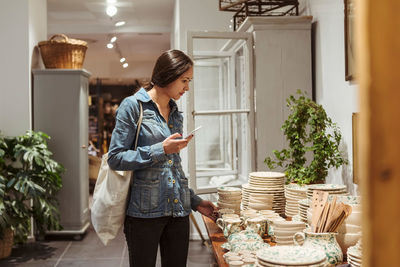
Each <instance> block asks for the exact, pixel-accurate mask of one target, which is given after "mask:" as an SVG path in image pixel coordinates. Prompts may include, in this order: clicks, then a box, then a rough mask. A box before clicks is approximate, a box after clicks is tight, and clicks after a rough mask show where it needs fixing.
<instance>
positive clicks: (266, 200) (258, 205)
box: [248, 194, 274, 210]
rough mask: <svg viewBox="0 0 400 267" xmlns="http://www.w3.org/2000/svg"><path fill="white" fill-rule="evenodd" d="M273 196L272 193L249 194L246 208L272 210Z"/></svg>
mask: <svg viewBox="0 0 400 267" xmlns="http://www.w3.org/2000/svg"><path fill="white" fill-rule="evenodd" d="M273 198H274V196H273V195H265V194H260V195H258V194H251V195H250V198H249V204H248V208H249V209H254V210H272V207H273V206H272V200H273Z"/></svg>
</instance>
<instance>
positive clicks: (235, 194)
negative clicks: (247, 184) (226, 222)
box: [217, 186, 242, 214]
mask: <svg viewBox="0 0 400 267" xmlns="http://www.w3.org/2000/svg"><path fill="white" fill-rule="evenodd" d="M241 201H242V190H241V189H240V188H237V187H228V186H221V187H218V203H217V204H218V208H220V209H232V210H234V212H235V213H236V214H239V212H240V203H241Z"/></svg>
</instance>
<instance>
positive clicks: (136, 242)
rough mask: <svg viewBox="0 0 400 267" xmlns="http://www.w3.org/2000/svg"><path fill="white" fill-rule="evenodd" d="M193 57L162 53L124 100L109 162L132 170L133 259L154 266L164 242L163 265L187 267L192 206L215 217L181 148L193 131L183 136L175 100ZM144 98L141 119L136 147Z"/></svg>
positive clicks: (128, 222) (128, 223)
mask: <svg viewBox="0 0 400 267" xmlns="http://www.w3.org/2000/svg"><path fill="white" fill-rule="evenodd" d="M192 78H193V62H192V60H191V59H190V58H189V57H188V56H187V55H185V54H184V53H183V52H181V51H179V50H169V51H166V52H164V53H163V54H162V55H161V56H160V57H159V58H158V59H157V62H156V64H155V66H154V69H153V74H152V77H151V83H150V85H149V86H147V87H146V88H141V89H140V90H139V91H138V92H137V93H136V94H135V95H133V96H130V97H127V98H126V99H124V100H123V101H122V103H121V105H120V107H119V109H118V111H117V116H116V125H115V128H114V131H113V134H112V137H111V142H110V148H109V152H108V157H109V159H108V164H109V166H110V167H111V168H112V169H114V170H134V177H133V182H132V185H131V193H130V196H129V198H128V199H129V200H128V207H127V211H126V219H125V225H124V232H125V237H126V240H127V244H128V250H129V264H130V266H135V267H152V266H155V263H156V257H157V249H158V245H160V251H161V263H162V266H163V267H168V266H171V267H180V266H181V267H184V266H186V259H187V253H188V246H189V214H190V213H191V209H193V210H195V211H196V210H197V211H199V212H200V213H202V214H204V215H206V216H208V217H210V218H214V217H213V216H214V210H215V206H214V205H213V204H212V203H211V202H210V201H206V200H202V199H201V198H200V197H199V196H197V195H195V194H194V192H193V190H191V189H189V188H188V180H187V178H186V176H185V174H184V172H183V170H182V166H181V158H180V156H179V152H180V150H181V149H183V148H185V147H186V146H187V144H188V142H189V141H190V140H191V139H192V137H193V136H190V137H188V138H187V139H183V138H182V128H183V116H182V114H181V113H180V112H179V111H178V108H177V105H176V103H175V101H174V100H178V99H179V98H180V97H181V96H182V95H183V94H184V93H185V92H186V91H188V90H189V82H190V81H191V80H192ZM139 102H141V104H142V107H143V121H142V125H141V128H140V134H139V139H138V146H137V149H136V150H133V144H134V139H135V133H136V129H137V124H136V123H137V121H138V118H139V114H140V106H139Z"/></svg>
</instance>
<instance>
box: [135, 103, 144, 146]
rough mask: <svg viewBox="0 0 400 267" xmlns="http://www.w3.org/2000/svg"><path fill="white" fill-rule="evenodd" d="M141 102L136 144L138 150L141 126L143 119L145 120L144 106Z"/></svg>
mask: <svg viewBox="0 0 400 267" xmlns="http://www.w3.org/2000/svg"><path fill="white" fill-rule="evenodd" d="M138 102H139V107H140V115H139V119H138V122H137V129H136V137H135V146H134V148H133V149H134V150H136V148H137V143H138V139H139V132H140V126H142V120H143V106H142V102H140V101H138Z"/></svg>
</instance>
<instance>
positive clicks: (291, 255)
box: [256, 246, 326, 267]
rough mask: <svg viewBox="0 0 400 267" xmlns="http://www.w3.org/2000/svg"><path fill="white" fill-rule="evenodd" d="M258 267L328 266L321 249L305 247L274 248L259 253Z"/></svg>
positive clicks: (264, 249) (261, 250)
mask: <svg viewBox="0 0 400 267" xmlns="http://www.w3.org/2000/svg"><path fill="white" fill-rule="evenodd" d="M256 256H257V265H256V266H260V267H264V266H268V267H270V266H314V267H320V266H326V255H325V252H324V251H323V250H322V248H321V249H316V248H313V247H303V246H274V247H268V248H263V249H260V250H259V251H257V254H256Z"/></svg>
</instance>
